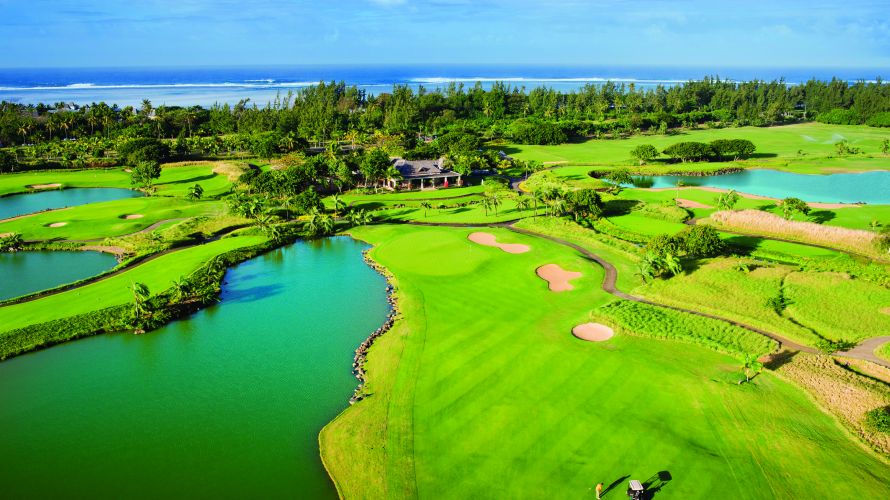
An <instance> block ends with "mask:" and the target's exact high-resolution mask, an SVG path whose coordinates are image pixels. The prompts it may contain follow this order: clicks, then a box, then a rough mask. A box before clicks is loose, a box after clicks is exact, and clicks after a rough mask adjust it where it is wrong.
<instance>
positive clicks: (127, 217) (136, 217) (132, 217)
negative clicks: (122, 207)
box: [121, 214, 145, 220]
mask: <svg viewBox="0 0 890 500" xmlns="http://www.w3.org/2000/svg"><path fill="white" fill-rule="evenodd" d="M143 217H145V216H144V215H142V214H130V215H122V216H121V218H122V219H127V220H131V219H141V218H143Z"/></svg>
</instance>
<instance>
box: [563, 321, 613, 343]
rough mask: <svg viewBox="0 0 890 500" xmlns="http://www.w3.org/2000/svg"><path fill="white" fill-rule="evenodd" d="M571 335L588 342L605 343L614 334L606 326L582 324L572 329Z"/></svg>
mask: <svg viewBox="0 0 890 500" xmlns="http://www.w3.org/2000/svg"><path fill="white" fill-rule="evenodd" d="M572 335H574V336H576V337H578V338H579V339H581V340H587V341H589V342H605V341H606V340H609V339H610V338H612V337H613V336H614V335H615V332H614V331H612V329H611V328H609V327H608V326H606V325H601V324H599V323H584V324H583V325H578V326H576V327H575V328H572Z"/></svg>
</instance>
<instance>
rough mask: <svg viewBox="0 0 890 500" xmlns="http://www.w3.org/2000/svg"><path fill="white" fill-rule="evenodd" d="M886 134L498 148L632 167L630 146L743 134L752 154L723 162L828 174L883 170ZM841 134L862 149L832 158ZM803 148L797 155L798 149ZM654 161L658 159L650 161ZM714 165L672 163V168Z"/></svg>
mask: <svg viewBox="0 0 890 500" xmlns="http://www.w3.org/2000/svg"><path fill="white" fill-rule="evenodd" d="M888 136H890V134H888V132H887V131H886V130H881V129H876V128H871V127H865V126H855V125H850V126H844V125H825V124H821V123H804V124H797V125H786V126H782V127H763V128H760V127H742V128H724V129H712V130H694V131H688V132H685V133H682V134H678V135H671V136H660V135H653V136H633V137H631V138H629V139H624V140H606V139H601V140H590V141H586V142H582V143H573V144H561V145H557V146H532V145H510V146H509V147H506V148H502V149H504V150H505V151H507V152H508V153H509V154H511V155H512V156H514V157H516V158H518V159H521V160H538V161H541V162H546V163H552V162H564V163H567V164H570V165H621V166H634V165H636V164H637V163H636V162H635V161H634V160H633V159H632V158H631V156H630V151H631V150H632V149H633V148H635V147H636V146H639V145H641V144H652V145H653V146H655V147H656V148H658V149H659V150H663V149H664V148H665V147H667V146H670V145H671V144H675V143H677V142H682V141H700V142H710V141H713V140H715V139H748V140H750V141H751V142H753V143H754V145H755V146H757V153H758V155H757V157H755V158H753V159H750V160H746V161H741V162H725V163H719V164H716V165H720V166H722V167H732V166H736V167H768V168H775V169H778V170H788V171H792V172H799V173H829V172H842V171H862V170H874V169H886V168H887V157H885V156H883V155H881V154H880V149H881V146H880V144H881V141H882V140H883V139H885V138H887V137H888ZM843 139H846V140H847V141H849V142H850V144H851V145H854V146H855V147H858V148H861V149H862V150H863V152H864V153H866V154H867V155H871V157H869V156H866V155H858V156H855V157H844V158H834V157H833V156H834V155H835V148H834V144H835V143H836V142H838V141H841V140H843ZM799 152H800V153H802V154H799ZM653 165H657V163H655V162H653ZM713 165H715V164H703V165H671V168H672V169H673V170H674V171H677V170H680V169H684V168H690V169H692V170H694V169H696V168H700V167H702V166H704V167H706V168H709V167H710V166H713Z"/></svg>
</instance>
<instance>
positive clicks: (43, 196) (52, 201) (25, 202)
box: [0, 188, 143, 220]
mask: <svg viewBox="0 0 890 500" xmlns="http://www.w3.org/2000/svg"><path fill="white" fill-rule="evenodd" d="M139 196H143V194H142V193H140V192H139V191H133V190H131V189H121V188H73V189H52V190H48V191H39V192H36V193H28V194H15V195H11V196H4V197H2V198H0V220H3V219H9V218H10V217H17V216H19V215H25V214H31V213H34V212H40V211H41V210H49V209H56V208H65V207H74V206H77V205H86V204H88V203H99V202H101V201H111V200H121V199H124V198H137V197H139Z"/></svg>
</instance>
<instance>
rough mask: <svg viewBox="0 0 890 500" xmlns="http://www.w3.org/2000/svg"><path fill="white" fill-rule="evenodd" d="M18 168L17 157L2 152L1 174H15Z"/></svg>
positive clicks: (0, 154)
mask: <svg viewBox="0 0 890 500" xmlns="http://www.w3.org/2000/svg"><path fill="white" fill-rule="evenodd" d="M17 166H18V161H16V159H15V155H13V154H12V153H10V152H9V151H0V173H4V174H5V173H9V172H14V171H15V168H16V167H17Z"/></svg>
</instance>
